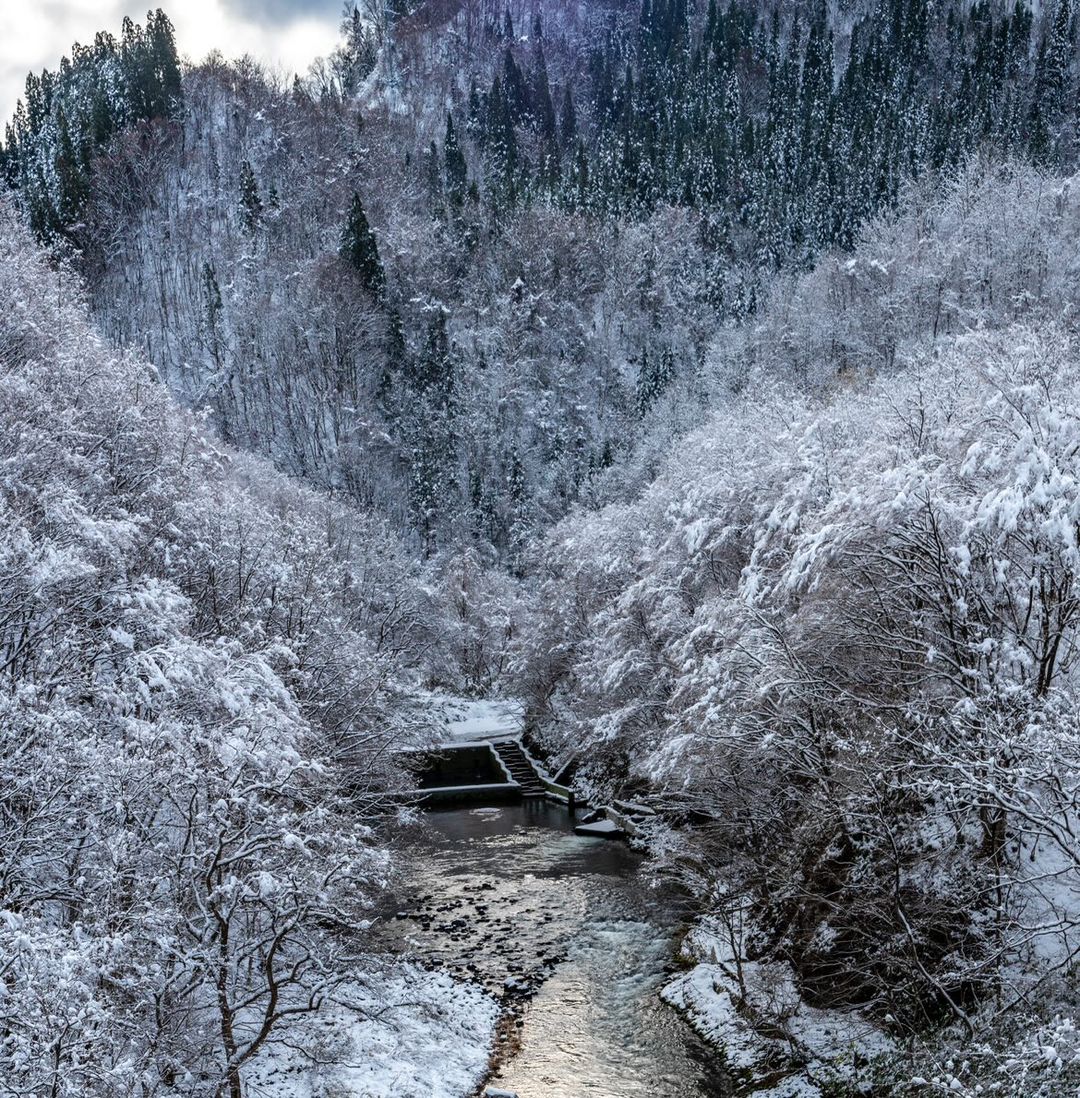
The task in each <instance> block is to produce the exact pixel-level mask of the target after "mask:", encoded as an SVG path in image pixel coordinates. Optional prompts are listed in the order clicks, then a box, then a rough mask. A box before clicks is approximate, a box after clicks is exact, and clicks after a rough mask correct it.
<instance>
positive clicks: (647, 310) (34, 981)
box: [0, 0, 1080, 1098]
mask: <svg viewBox="0 0 1080 1098" xmlns="http://www.w3.org/2000/svg"><path fill="white" fill-rule="evenodd" d="M1077 37H1078V27H1077V18H1076V17H1075V16H1074V14H1073V12H1072V10H1071V7H1070V4H1069V0H1060V2H1059V3H1056V4H1050V5H1044V6H1042V7H1041V8H1039V9H1037V10H1036V9H1032V8H1031V7H1029V6H1027V5H1026V4H1024V3H1021V2H1018V3H1016V5H1015V6H1010V5H1006V4H999V3H988V2H980V3H977V4H974V5H961V4H956V3H945V4H941V5H933V6H931V5H927V4H925V3H922V2H920V0H881V2H880V3H875V4H868V3H853V4H847V5H834V6H826V5H819V4H817V3H806V4H804V3H768V2H762V3H761V4H758V5H750V4H742V3H736V2H735V0H732V2H731V3H730V4H728V5H727V6H725V5H724V4H722V3H721V4H717V3H716V2H715V0H709V3H708V4H704V3H695V2H693V0H643V2H642V3H638V2H636V0H635V2H627V3H621V2H611V3H604V2H601V0H596V2H592V0H588V2H583V3H579V4H565V5H564V4H557V5H556V4H545V5H526V4H524V3H520V2H515V3H512V4H510V5H509V6H506V5H503V4H502V3H500V4H497V5H496V4H491V3H487V2H481V0H475V2H471V0H463V2H457V3H437V2H434V0H433V2H430V3H422V4H420V5H418V6H405V5H400V4H399V5H387V6H382V5H376V4H367V5H362V6H361V7H360V8H356V7H355V6H354V5H347V7H346V11H345V15H344V18H343V23H342V41H341V45H340V47H339V48H338V50H337V51H336V52H335V53H334V55H333V56H331V57H329V58H326V59H323V60H321V61H319V62H317V63H315V64H313V66H312V68H311V70H310V71H309V72H308V73H307V74H305V75H303V76H298V77H297V78H295V79H293V80H288V81H286V80H281V79H279V78H277V77H274V76H272V75H269V74H267V73H266V72H264V71H262V70H261V69H260V67H259V66H258V65H256V64H255V63H254V62H252V61H250V59H244V60H240V61H226V60H225V59H224V58H223V57H221V56H211V57H209V58H206V59H204V60H201V61H198V62H197V63H188V62H181V60H180V59H179V55H178V50H177V43H176V42H175V41H174V37H173V33H172V28H171V25H170V24H169V21H168V19H167V17H166V16H165V15H164V14H162V13H161V12H156V13H150V14H149V15H148V18H147V21H146V23H145V25H141V26H140V25H136V24H133V23H131V22H127V23H125V26H124V28H123V31H122V34H121V36H120V38H119V39H115V38H113V37H111V36H110V35H108V34H106V33H103V34H101V35H99V36H98V37H97V39H96V40H95V42H94V44H93V45H92V46H90V47H87V48H76V49H75V50H73V52H72V54H71V56H70V57H69V58H66V59H65V60H64V62H63V63H62V65H61V66H60V68H59V70H58V71H56V72H46V73H43V74H40V75H32V76H31V77H30V78H29V80H28V83H27V90H26V97H25V100H24V101H23V102H22V103H21V104H20V106H19V108H18V110H17V111H16V114H15V116H14V118H13V120H12V121H11V123H10V124H9V126H8V128H7V131H6V136H5V140H4V143H3V146H2V149H0V171H2V175H3V179H4V180H5V183H6V188H7V191H8V193H7V194H6V195H5V196H4V197H3V199H2V202H3V204H4V205H3V210H4V212H3V215H2V224H0V249H2V255H3V264H2V266H0V283H2V285H3V296H4V298H5V300H7V301H8V302H9V307H8V308H7V309H5V310H4V313H3V315H2V316H0V385H2V386H3V388H4V390H5V394H6V396H5V399H4V400H3V401H2V402H0V447H2V455H0V461H2V465H0V508H2V510H3V514H4V515H5V516H6V521H5V522H4V523H3V524H2V528H0V571H2V572H3V576H4V580H3V582H2V583H0V671H2V672H3V676H4V684H5V685H4V691H3V694H2V700H0V707H2V709H3V713H4V719H3V721H2V722H0V736H2V742H3V745H4V746H3V750H2V751H0V765H2V766H3V775H2V778H3V780H2V783H0V1093H8V1092H10V1093H12V1094H19V1095H31V1094H32V1095H34V1096H35V1098H37V1096H38V1095H41V1096H44V1095H50V1096H56V1098H58V1096H60V1095H65V1096H70V1098H75V1096H80V1098H81V1096H88V1098H89V1096H95V1098H96V1096H99V1095H100V1096H101V1098H105V1096H110V1098H111V1096H113V1095H116V1094H119V1093H123V1094H130V1095H133V1096H135V1095H138V1096H140V1098H149V1096H158V1095H160V1096H166V1095H203V1094H205V1095H207V1096H209V1095H215V1096H216V1095H224V1094H228V1095H229V1098H241V1096H242V1095H244V1093H245V1091H244V1089H243V1087H244V1079H245V1074H244V1072H245V1070H246V1069H245V1066H244V1065H245V1064H248V1063H249V1062H252V1063H253V1062H254V1061H256V1060H257V1059H258V1058H259V1057H260V1056H261V1055H263V1053H264V1051H265V1050H266V1049H268V1048H270V1047H271V1046H272V1044H273V1041H274V1039H275V1036H276V1035H277V1034H280V1033H281V1032H282V1031H283V1030H287V1028H288V1026H289V1025H290V1024H291V1019H292V1018H293V1014H292V1012H293V1011H295V1014H296V1016H297V1017H301V1016H304V1015H306V1014H307V1013H310V1012H312V1011H317V1010H318V1009H320V1008H321V1007H322V1005H323V1004H324V1003H325V1002H327V1001H331V1000H332V999H333V996H334V994H336V989H338V988H339V987H341V986H344V984H343V981H344V979H345V977H344V975H343V970H342V965H341V964H340V961H341V959H342V958H343V957H344V956H345V955H347V954H348V955H352V954H355V953H356V951H357V949H358V948H359V947H358V946H357V945H356V942H357V940H359V941H361V942H362V940H363V935H362V928H363V905H364V903H365V902H367V901H368V900H370V899H371V898H372V897H374V896H375V895H377V893H378V891H379V888H380V887H381V883H382V881H383V879H384V877H385V874H386V873H388V872H390V869H389V868H388V867H389V865H390V864H391V863H392V853H388V852H387V851H388V848H392V845H393V835H392V828H389V829H388V828H387V825H386V819H387V817H386V815H385V811H384V809H385V805H383V804H382V802H381V794H382V793H384V792H385V791H386V789H387V788H390V787H392V786H393V785H394V783H396V782H399V781H400V776H398V775H395V774H394V773H393V772H392V767H391V765H390V764H389V763H388V761H387V758H388V754H389V751H390V748H391V747H392V746H400V745H401V744H403V743H409V742H421V741H422V740H423V737H424V736H425V735H426V734H427V733H426V730H425V723H424V718H423V699H424V696H425V695H424V692H425V691H426V690H429V689H431V688H432V687H438V688H443V689H449V690H453V691H456V692H459V693H466V694H476V695H480V694H485V693H503V694H507V695H513V696H518V697H521V698H523V699H524V701H525V703H526V706H527V713H528V727H529V735H530V739H531V742H532V744H533V746H534V747H535V749H536V751H537V752H538V753H541V754H543V755H544V756H545V757H546V758H547V759H548V760H549V761H550V764H551V766H552V768H553V769H556V768H562V767H563V766H569V767H571V768H572V771H573V773H574V781H575V783H576V785H577V786H578V788H579V789H580V790H581V791H583V792H584V793H586V794H588V795H589V796H591V797H592V798H594V799H595V800H597V801H603V800H606V799H610V798H612V797H622V798H633V799H636V800H637V801H640V802H644V803H646V804H648V805H650V806H651V807H652V809H653V810H654V811H655V813H656V815H655V817H654V822H653V825H652V829H653V833H652V836H651V840H652V841H651V846H652V849H653V851H654V854H655V855H656V859H655V861H656V865H657V871H658V872H659V873H661V874H665V875H670V877H673V878H677V879H678V880H679V882H680V883H681V884H682V885H684V886H686V887H688V888H689V889H691V891H692V892H693V893H694V894H695V895H696V896H697V897H698V898H699V899H700V902H701V904H702V910H703V912H704V913H705V915H706V917H707V918H708V919H710V920H712V924H711V925H714V926H720V927H725V928H727V932H728V936H729V938H730V944H731V947H732V950H733V951H734V954H735V957H736V963H735V971H736V972H737V984H738V987H737V995H736V998H737V999H738V1000H739V1009H740V1010H741V1011H742V1013H743V1014H744V1015H746V1016H748V1017H753V1018H754V1020H755V1022H756V1024H758V1025H759V1026H761V1027H762V1028H765V1029H768V1030H769V1031H770V1032H774V1033H775V1032H781V1033H783V1032H784V1027H785V1024H786V1023H787V1022H788V1021H789V1017H788V1015H786V1014H785V1008H784V1007H783V1004H781V1003H779V1001H778V998H777V996H776V995H775V994H772V995H770V993H769V992H768V989H763V988H761V987H756V986H753V980H752V979H750V978H749V977H748V976H746V975H745V973H747V972H750V971H751V970H752V971H754V972H757V973H760V972H763V971H766V969H765V968H763V967H762V966H772V967H771V968H769V969H768V971H770V972H773V973H775V972H776V971H779V970H781V969H782V971H783V972H784V973H785V974H786V976H785V979H789V980H790V982H791V983H792V984H793V986H794V987H795V988H796V989H797V994H798V996H799V997H800V998H801V999H802V1000H803V1001H805V1002H807V1003H810V1004H812V1005H813V1006H814V1007H815V1008H820V1009H822V1010H826V1009H827V1010H835V1011H846V1012H849V1013H850V1012H854V1013H857V1014H858V1016H859V1017H861V1018H864V1019H866V1020H868V1022H870V1023H871V1024H873V1025H874V1026H875V1027H876V1028H877V1029H878V1030H879V1031H880V1032H881V1033H882V1034H884V1035H885V1037H886V1038H887V1040H888V1042H889V1043H888V1049H889V1051H888V1052H887V1053H886V1054H883V1055H882V1056H881V1057H880V1058H879V1060H878V1062H877V1063H876V1064H875V1065H873V1066H872V1067H868V1068H867V1069H866V1070H865V1071H863V1072H862V1074H861V1075H860V1077H859V1078H858V1080H854V1078H853V1076H852V1075H851V1073H850V1072H849V1073H848V1074H846V1075H845V1074H844V1073H843V1072H840V1073H839V1074H838V1076H837V1078H836V1079H835V1080H833V1082H832V1083H831V1084H830V1085H832V1086H833V1087H834V1088H835V1089H834V1092H835V1093H837V1094H845V1093H868V1092H872V1093H880V1094H883V1095H885V1094H906V1093H911V1092H912V1088H913V1087H915V1088H916V1089H918V1088H924V1089H927V1090H928V1091H929V1092H934V1091H947V1092H949V1093H957V1094H963V1095H967V1094H970V1095H974V1094H977V1093H987V1092H990V1091H991V1090H993V1091H994V1092H995V1093H1001V1094H1009V1095H1014V1096H1016V1098H1021V1096H1023V1098H1028V1096H1035V1095H1045V1096H1057V1095H1064V1094H1066V1093H1072V1092H1074V1091H1075V1090H1076V1088H1077V1086H1078V1085H1080V1039H1078V1038H1077V1037H1076V1033H1075V1029H1074V1027H1073V1022H1072V1019H1073V1018H1075V1017H1078V1016H1080V1002H1077V998H1076V973H1075V965H1074V959H1075V954H1076V950H1077V948H1078V946H1080V940H1078V937H1077V934H1078V929H1080V928H1078V926H1077V914H1076V912H1077V904H1076V895H1077V889H1078V888H1080V841H1078V840H1077V838H1076V834H1077V828H1078V827H1080V728H1078V727H1077V716H1076V714H1077V702H1078V700H1080V697H1078V691H1080V683H1078V681H1077V675H1078V673H1080V668H1078V666H1077V625H1078V623H1080V590H1078V586H1077V585H1078V583H1080V574H1078V573H1080V346H1078V342H1077V341H1078V333H1077V305H1076V303H1077V301H1078V300H1080V268H1078V267H1077V262H1076V254H1077V247H1078V245H1080V195H1077V194H1076V193H1075V192H1076V186H1075V179H1074V176H1073V172H1074V171H1075V169H1076V167H1077V165H1076V157H1077V152H1078V149H1077V132H1076V127H1077V121H1078V110H1080V65H1078V64H1077V60H1076V56H1077ZM180 46H181V47H182V43H181V44H180ZM346 792H347V793H348V797H347V798H346V799H347V800H348V804H349V805H350V807H349V810H348V811H344V810H343V806H344V800H343V797H344V794H345V793H346ZM357 804H359V805H360V806H361V810H360V811H359V812H357V811H356V805H357ZM669 879H670V878H669ZM313 897H316V898H317V899H313ZM230 949H235V950H238V951H240V953H239V956H240V958H241V959H240V960H233V959H231V957H230V955H229V952H228V951H229V950H230ZM134 958H138V963H135V962H134V960H133V959H134ZM223 958H225V959H224V960H223ZM743 962H745V963H746V965H747V966H748V967H747V968H746V969H744V968H743V967H742V965H743ZM279 964H280V968H278V967H276V966H278V965H279ZM754 965H756V966H758V967H757V968H755V969H751V968H750V967H749V966H754ZM245 981H247V982H245ZM279 984H280V985H281V986H280V988H279V987H278V985H279ZM223 987H224V990H222V989H223ZM29 1003H32V1004H33V1009H32V1010H29V1009H27V1004H29ZM260 1012H261V1013H260ZM256 1015H258V1018H259V1019H261V1021H259V1023H258V1024H256V1023H255V1022H254V1021H253V1020H252V1019H253V1018H254V1017H255V1016H256ZM88 1019H91V1020H92V1024H91V1023H90V1022H88ZM262 1020H265V1021H266V1025H265V1027H263V1025H262ZM791 1043H792V1046H793V1049H794V1050H795V1059H796V1060H798V1057H799V1055H801V1054H802V1053H800V1051H799V1050H798V1048H797V1047H796V1045H797V1042H795V1040H794V1039H792V1040H791ZM803 1052H805V1050H803ZM121 1078H122V1079H123V1080H124V1087H125V1088H126V1089H117V1087H118V1086H119V1084H118V1082H117V1080H118V1079H121ZM916 1080H917V1081H918V1082H916ZM5 1086H6V1087H7V1091H4V1090H3V1088H4V1087H5ZM859 1087H862V1088H863V1089H861V1090H859V1089H858V1088H859ZM866 1087H871V1088H873V1089H872V1090H870V1091H868V1090H867V1089H866ZM200 1088H201V1089H200ZM778 1093H779V1092H778ZM792 1093H795V1092H792ZM800 1093H806V1094H809V1093H811V1092H810V1091H806V1092H800ZM815 1093H819V1094H820V1093H822V1091H821V1090H820V1089H819V1090H818V1091H816V1092H815Z"/></svg>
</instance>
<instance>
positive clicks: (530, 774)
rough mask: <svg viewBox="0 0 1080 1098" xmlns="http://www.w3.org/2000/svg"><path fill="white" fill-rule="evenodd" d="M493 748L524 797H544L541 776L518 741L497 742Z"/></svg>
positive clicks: (493, 744)
mask: <svg viewBox="0 0 1080 1098" xmlns="http://www.w3.org/2000/svg"><path fill="white" fill-rule="evenodd" d="M491 747H492V750H493V751H494V752H495V754H496V755H498V756H499V759H500V760H501V761H502V764H503V766H505V767H506V769H507V770H508V771H509V772H510V777H511V778H513V780H514V781H515V782H517V784H518V785H520V786H521V792H522V795H523V796H525V797H540V796H543V794H544V784H543V782H541V781H540V776H539V775H538V774H537V773H536V768H535V767H534V766H533V764H532V763H531V762H530V761H529V757H528V755H526V754H525V752H524V751H522V749H521V744H519V743H518V742H517V741H516V740H496V741H495V742H494V743H492V745H491Z"/></svg>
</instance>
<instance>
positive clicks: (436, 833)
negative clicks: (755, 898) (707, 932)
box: [383, 800, 731, 1098]
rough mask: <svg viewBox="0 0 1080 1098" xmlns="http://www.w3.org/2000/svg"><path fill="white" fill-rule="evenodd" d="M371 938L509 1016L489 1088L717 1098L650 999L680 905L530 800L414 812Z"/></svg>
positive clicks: (668, 966)
mask: <svg viewBox="0 0 1080 1098" xmlns="http://www.w3.org/2000/svg"><path fill="white" fill-rule="evenodd" d="M425 825H426V826H424V827H423V828H422V829H421V830H420V831H419V832H418V833H417V835H416V836H414V837H413V839H412V840H411V841H410V843H409V846H408V847H407V849H406V851H405V852H404V853H405V861H406V864H407V867H408V868H407V870H406V874H405V876H404V878H403V879H402V881H401V882H400V883H399V886H398V889H397V894H396V895H395V897H394V905H395V906H394V910H393V911H392V912H391V913H390V918H389V919H388V920H387V921H386V922H385V923H384V930H383V934H384V935H385V937H386V939H387V941H386V944H387V945H389V946H391V948H393V949H394V951H395V952H398V953H401V954H403V955H405V956H408V957H411V958H413V959H415V960H416V961H418V962H420V963H423V964H427V965H432V966H437V967H445V968H448V969H450V970H452V971H455V972H457V973H459V974H460V975H461V976H462V977H464V978H471V979H473V980H476V981H478V982H479V983H481V984H483V985H484V986H486V987H487V988H488V989H489V990H491V991H492V992H493V993H495V994H496V995H498V996H499V997H500V998H503V1000H504V1001H505V1003H506V1004H507V1007H508V1014H507V1024H506V1026H505V1027H504V1032H503V1035H502V1039H501V1045H500V1048H499V1051H498V1056H497V1060H498V1064H497V1067H496V1069H495V1072H494V1073H493V1075H492V1077H491V1079H489V1080H488V1083H489V1085H491V1086H495V1087H499V1088H502V1089H506V1090H510V1091H515V1092H516V1093H517V1094H518V1095H519V1096H520V1098H724V1096H726V1095H729V1094H731V1088H730V1085H729V1082H728V1080H727V1079H726V1078H725V1077H724V1076H723V1075H722V1074H721V1073H720V1071H719V1069H718V1067H716V1066H715V1053H712V1052H711V1051H710V1049H709V1048H708V1046H706V1045H705V1044H704V1042H702V1041H701V1040H700V1039H699V1038H698V1037H697V1035H696V1034H695V1033H694V1032H693V1031H692V1030H691V1029H690V1027H689V1026H688V1025H686V1024H685V1023H684V1022H683V1020H682V1019H681V1018H680V1017H679V1015H678V1014H677V1013H676V1012H675V1011H674V1010H672V1009H671V1008H670V1007H668V1006H667V1005H666V1004H665V1003H663V1002H662V1001H661V1000H660V998H659V996H658V994H657V993H658V991H659V989H660V987H661V986H662V985H663V984H664V982H665V980H666V979H667V978H668V977H669V976H670V974H671V972H672V971H673V954H674V950H675V943H676V936H677V933H678V930H679V927H680V924H681V922H682V920H683V919H684V917H685V916H686V914H687V912H686V910H685V907H684V906H683V904H682V902H681V901H680V899H679V898H678V897H676V896H674V895H672V894H671V890H660V889H655V888H650V887H649V886H648V883H647V882H646V881H645V880H644V879H643V875H642V872H641V869H642V858H641V856H640V855H639V854H636V853H635V852H634V851H632V850H630V849H629V848H628V847H627V846H625V845H624V844H623V843H620V842H614V841H611V840H605V839H596V838H586V837H583V836H578V835H575V834H574V833H573V821H572V818H571V817H570V814H569V813H568V812H567V811H566V809H564V808H562V807H560V806H557V805H552V804H550V803H548V802H546V801H542V800H530V801H525V802H524V803H522V804H517V805H507V806H505V807H502V808H479V809H477V808H471V809H470V808H463V809H454V810H445V811H435V812H429V813H426V814H425Z"/></svg>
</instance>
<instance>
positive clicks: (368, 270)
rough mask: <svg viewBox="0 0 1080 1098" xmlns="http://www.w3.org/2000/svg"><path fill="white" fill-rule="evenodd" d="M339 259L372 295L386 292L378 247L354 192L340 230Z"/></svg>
mask: <svg viewBox="0 0 1080 1098" xmlns="http://www.w3.org/2000/svg"><path fill="white" fill-rule="evenodd" d="M340 252H341V258H342V259H344V260H345V262H346V263H348V264H349V266H350V267H352V269H353V270H354V271H356V273H357V274H358V275H359V276H360V281H361V282H362V283H363V285H364V288H365V289H366V290H367V291H368V292H369V293H370V294H372V296H374V297H376V298H381V297H382V296H383V294H384V293H385V291H386V274H385V272H384V271H383V265H382V260H381V259H380V258H379V246H378V243H377V242H376V240H375V234H374V233H373V232H372V231H371V226H370V225H369V224H368V219H367V214H366V213H365V212H364V204H363V202H361V201H360V195H358V194H357V193H356V192H355V191H354V192H353V196H352V203H351V204H350V206H349V214H348V217H347V218H346V220H345V228H344V229H343V230H342V233H341V249H340Z"/></svg>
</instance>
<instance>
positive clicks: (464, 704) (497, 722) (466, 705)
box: [434, 695, 525, 743]
mask: <svg viewBox="0 0 1080 1098" xmlns="http://www.w3.org/2000/svg"><path fill="white" fill-rule="evenodd" d="M434 708H435V711H436V713H437V714H438V717H439V719H440V721H441V723H442V724H444V725H445V731H444V732H443V733H442V735H444V736H445V738H446V740H447V742H453V743H466V742H468V741H470V740H491V739H503V738H508V739H509V738H515V737H517V736H520V735H521V733H522V731H523V730H524V727H525V706H524V705H522V703H521V702H519V701H515V700H514V699H512V698H511V699H495V700H489V699H483V700H480V701H477V700H474V699H471V698H458V697H454V696H452V695H444V696H443V697H441V698H437V699H435V706H434Z"/></svg>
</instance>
